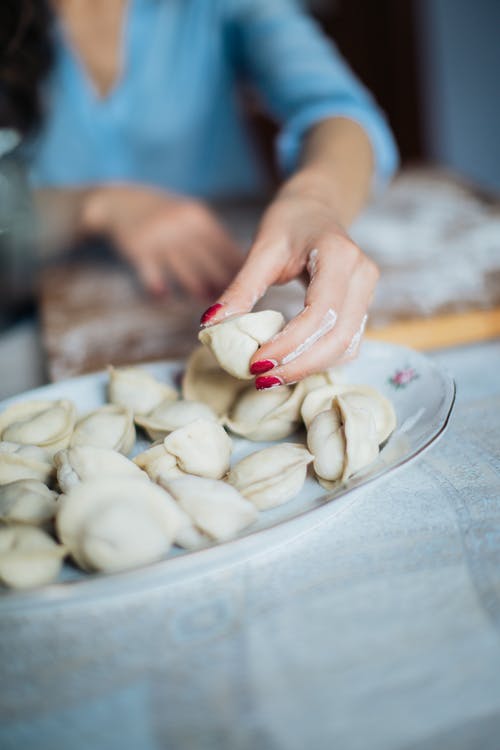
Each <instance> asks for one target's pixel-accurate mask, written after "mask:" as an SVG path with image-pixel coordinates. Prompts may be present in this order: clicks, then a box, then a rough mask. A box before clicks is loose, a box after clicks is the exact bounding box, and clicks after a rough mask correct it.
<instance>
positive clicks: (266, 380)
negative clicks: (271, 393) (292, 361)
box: [255, 375, 283, 391]
mask: <svg viewBox="0 0 500 750" xmlns="http://www.w3.org/2000/svg"><path fill="white" fill-rule="evenodd" d="M275 385H283V381H282V380H281V378H277V377H276V376H275V375H261V376H260V377H259V378H256V380H255V387H256V388H257V390H258V391H263V390H264V389H265V388H273V387H274V386H275Z"/></svg>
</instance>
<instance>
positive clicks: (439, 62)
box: [0, 0, 500, 397]
mask: <svg viewBox="0 0 500 750" xmlns="http://www.w3.org/2000/svg"><path fill="white" fill-rule="evenodd" d="M308 4H309V7H310V11H311V13H312V14H313V15H314V16H315V17H316V19H317V20H318V22H319V23H320V24H321V26H322V27H323V29H324V30H325V31H326V33H327V34H328V35H329V36H330V37H331V38H332V39H334V40H335V42H336V44H337V45H338V47H339V48H340V50H341V52H342V53H343V55H344V56H345V57H346V59H347V61H348V62H349V64H350V65H351V66H352V68H353V69H354V71H355V72H356V73H357V75H358V76H359V77H360V79H361V80H362V81H363V82H364V84H365V85H366V86H367V87H368V88H369V89H370V90H371V92H372V93H373V94H374V96H375V98H376V99H377V101H378V102H379V104H380V105H381V107H382V109H383V110H384V111H385V113H386V114H387V117H388V120H389V122H390V125H391V127H392V130H393V132H394V134H395V137H396V140H397V144H398V147H399V151H400V156H401V172H400V174H399V175H398V176H397V178H396V180H395V182H394V184H393V185H392V186H391V187H390V188H389V190H388V191H386V192H385V193H384V194H382V195H380V196H378V197H377V198H376V199H375V201H374V202H373V203H372V204H371V205H370V206H369V207H368V208H367V210H366V211H365V213H364V214H363V215H362V216H361V217H360V219H359V220H358V221H357V222H356V223H355V225H354V227H353V228H352V233H353V237H354V239H355V240H356V241H357V242H358V243H359V244H360V246H361V247H362V248H363V249H364V250H365V251H366V252H369V253H370V254H372V255H373V257H374V258H375V260H376V261H377V262H378V263H379V265H380V266H381V268H382V272H383V273H382V280H381V283H380V285H379V290H378V293H377V297H376V300H375V304H374V308H373V313H372V316H371V325H372V330H371V331H370V332H369V335H376V336H377V337H379V338H385V339H387V340H393V341H396V342H399V343H406V344H408V345H412V346H415V347H417V348H424V349H425V348H436V347H439V346H449V345H454V344H459V343H468V342H470V341H475V340H480V339H484V338H492V337H494V336H497V335H498V333H499V332H500V208H499V206H500V202H499V196H500V149H499V147H498V134H499V133H500V92H499V83H498V79H499V71H500V44H499V43H498V30H499V29H500V3H499V2H498V0H476V2H474V3H470V2H468V0H377V2H376V3H375V2H372V0H309V3H308ZM246 108H247V110H248V117H249V120H250V122H251V124H252V127H253V129H254V133H255V135H256V139H257V141H258V144H259V146H260V150H261V153H262V155H263V160H264V162H265V164H266V166H267V169H268V171H269V173H270V174H271V175H273V176H274V177H275V178H276V175H277V169H276V166H275V157H274V138H275V136H276V133H277V127H276V125H275V124H274V123H273V122H272V120H271V119H270V118H269V117H268V116H267V115H266V113H265V112H263V111H262V109H261V108H260V106H259V103H258V101H256V100H255V99H254V98H253V97H252V96H249V97H248V100H247V102H246ZM1 166H2V169H1V175H0V178H1V179H0V225H1V226H0V273H1V275H0V299H1V303H0V363H1V362H3V363H4V367H3V368H2V367H1V364H0V397H1V396H6V395H9V394H10V393H12V392H16V391H18V390H19V389H20V387H21V384H20V382H19V380H18V372H17V370H19V369H21V370H22V371H23V372H24V373H26V375H25V380H24V381H23V386H24V387H28V386H30V385H37V384H39V383H40V382H43V381H44V380H46V379H52V380H54V379H59V378H62V377H67V376H70V375H74V374H78V373H80V372H85V371H91V370H94V369H98V368H100V367H102V366H104V365H105V364H106V363H107V362H108V361H113V362H116V363H121V362H124V361H140V360H141V359H158V358H161V357H164V356H167V355H168V356H178V355H183V354H184V353H185V351H189V349H190V348H191V347H192V338H193V330H195V328H196V323H197V316H198V313H199V311H198V310H197V309H196V310H193V309H190V310H189V311H188V312H186V311H185V308H184V309H182V308H181V307H178V306H176V305H172V304H170V305H168V306H167V307H166V306H165V305H162V304H161V303H158V302H157V301H151V300H147V299H145V297H144V295H143V294H142V293H141V291H140V290H138V289H137V286H136V284H134V282H133V281H132V280H131V278H130V275H129V274H128V272H127V271H126V270H125V269H124V268H122V267H118V266H117V265H116V264H115V267H112V266H111V265H110V266H106V268H104V269H103V267H102V265H101V266H96V265H93V262H92V253H93V252H94V250H91V251H90V255H89V254H88V250H87V251H86V253H87V254H86V255H85V256H84V260H83V261H82V256H79V255H76V256H75V257H74V258H73V261H72V263H71V264H66V260H65V262H64V263H59V262H56V263H55V264H54V263H53V262H51V264H50V267H49V269H48V271H47V269H45V270H44V271H42V272H41V273H38V274H36V273H35V269H36V265H35V264H33V263H31V264H30V263H29V262H26V257H27V253H26V252H23V250H22V249H18V250H16V247H18V248H23V247H24V248H26V247H27V246H29V245H30V242H31V244H32V245H33V246H35V245H36V239H35V240H34V241H32V240H30V238H32V237H33V236H34V235H33V226H32V218H31V214H30V207H29V192H28V190H27V184H26V180H25V176H24V174H23V171H22V169H21V168H20V167H19V164H18V163H17V162H16V160H15V159H12V158H9V157H7V158H3V160H2V162H1ZM13 196H14V197H13ZM264 199H265V197H264V196H263V197H262V201H260V202H259V200H256V201H255V203H252V204H247V205H245V206H241V205H238V206H236V205H229V204H228V205H222V206H217V210H219V211H220V212H221V215H222V216H223V218H224V220H225V221H226V223H227V224H228V225H229V226H230V227H231V229H232V230H233V231H234V233H235V234H236V235H237V236H238V238H239V239H240V240H241V242H242V243H244V244H246V245H247V246H248V243H249V241H250V238H251V236H252V232H253V230H254V228H255V224H256V221H257V217H258V214H259V211H260V209H261V207H262V205H263V203H264ZM7 245H8V246H9V250H8V252H7V250H6V248H7ZM13 247H14V250H15V251H14V252H12V248H13ZM99 252H100V251H99ZM34 254H36V249H35V250H34ZM75 258H76V260H75ZM299 296H300V294H299ZM297 299H298V297H297V290H296V289H295V290H294V291H293V292H292V293H291V296H290V297H287V296H286V293H285V296H284V297H283V298H282V299H281V300H278V301H277V302H276V304H280V305H281V306H282V308H283V309H284V312H285V313H288V314H293V312H294V310H295V309H296V306H297ZM124 300H125V301H124ZM478 315H479V317H478ZM443 316H444V317H443ZM450 316H451V317H450ZM461 316H462V317H461ZM463 316H465V317H463ZM467 316H468V317H467ZM471 316H472V317H471ZM166 321H167V322H166ZM402 323H403V324H404V326H403V327H401V324H402ZM109 331H112V332H113V334H114V335H113V336H112V337H110V336H109V335H108V333H109ZM144 331H147V337H146V336H145V335H144ZM146 338H147V341H146ZM9 362H17V363H19V367H16V368H14V370H13V369H12V368H11V369H10V370H9V371H7V369H6V365H7V363H9Z"/></svg>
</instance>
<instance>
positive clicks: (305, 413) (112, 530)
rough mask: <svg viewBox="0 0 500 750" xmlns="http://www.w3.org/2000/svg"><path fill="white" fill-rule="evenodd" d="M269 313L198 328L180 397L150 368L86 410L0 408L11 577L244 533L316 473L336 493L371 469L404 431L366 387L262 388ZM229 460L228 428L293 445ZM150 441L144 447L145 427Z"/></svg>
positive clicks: (6, 571)
mask: <svg viewBox="0 0 500 750" xmlns="http://www.w3.org/2000/svg"><path fill="white" fill-rule="evenodd" d="M283 324H284V320H283V316H282V315H281V314H280V313H278V312H275V311H272V310H267V311H263V312H258V313H249V314H247V315H242V316H239V317H234V318H230V319H228V320H227V321H224V322H223V323H220V324H218V325H215V326H212V327H211V328H208V329H205V330H203V331H202V332H201V333H200V340H201V342H202V346H200V347H199V348H197V349H196V350H195V351H194V352H193V353H192V355H191V357H190V358H189V360H188V362H187V367H186V370H185V373H184V376H183V380H182V389H181V390H182V392H181V394H179V393H178V392H177V390H176V389H174V388H172V387H171V386H170V385H167V384H166V383H161V382H159V381H158V380H157V379H156V378H154V377H153V376H152V375H151V374H149V373H148V372H147V371H145V370H142V369H140V368H132V367H131V368H122V369H115V368H113V367H110V368H109V382H108V400H109V403H108V404H107V405H105V406H102V407H100V408H98V409H95V410H93V411H91V412H90V413H87V414H84V415H78V414H77V410H76V407H75V405H74V404H73V403H72V402H71V401H69V400H66V399H60V400H57V401H28V402H21V403H14V404H13V405H11V406H9V407H7V408H6V409H5V411H3V413H1V414H0V580H1V581H2V582H3V584H4V585H6V586H10V587H14V588H29V587H33V586H39V585H43V584H46V583H49V582H51V581H54V580H55V579H57V577H58V575H59V573H60V570H61V566H62V563H63V560H64V558H65V557H66V556H69V557H70V558H71V560H72V561H73V563H74V564H76V565H77V566H78V567H79V568H81V569H82V570H84V571H87V572H102V573H108V572H115V571H121V570H127V569H131V568H134V567H137V566H141V565H145V564H148V563H151V562H154V561H157V560H160V559H162V558H164V557H165V555H166V554H167V553H168V551H169V550H170V548H171V546H172V545H177V546H179V547H182V548H185V549H190V550H193V549H199V548H202V547H204V546H206V545H209V544H213V543H216V542H223V541H226V540H229V539H232V538H234V537H235V536H237V535H238V534H239V533H240V532H242V531H243V530H244V529H247V528H248V527H250V526H251V525H252V524H254V523H255V521H256V519H257V517H258V514H259V512H265V511H267V510H269V509H271V508H275V507H277V506H279V505H281V504H283V503H285V502H287V501H289V500H291V499H292V498H293V497H295V496H296V495H297V494H298V493H299V492H300V491H301V488H302V486H303V484H304V482H305V479H306V475H307V472H308V467H309V466H310V465H311V466H312V471H313V473H314V475H315V476H316V478H317V479H318V480H319V482H320V483H321V484H322V485H323V486H324V487H326V488H328V489H332V488H335V487H336V486H338V485H339V484H341V483H343V482H345V481H346V480H348V479H349V478H350V477H351V476H352V475H353V474H355V473H356V472H358V471H359V470H360V469H362V468H364V467H365V466H367V465H368V464H370V463H371V462H372V461H373V460H374V459H375V458H376V456H377V455H378V452H379V447H380V445H381V444H382V443H384V441H385V440H387V438H388V436H389V435H390V433H391V432H392V431H393V430H394V428H395V425H396V420H395V414H394V410H393V407H392V405H391V404H390V402H389V401H388V400H387V399H386V398H385V397H384V396H382V395H381V394H380V393H378V392H377V391H376V390H374V389H373V388H370V387H369V386H357V385H356V386H353V385H347V384H343V383H340V382H337V378H336V377H335V373H333V372H325V373H320V374H318V375H313V376H311V377H309V378H306V379H305V380H303V381H301V382H300V383H298V384H297V385H295V386H280V387H278V388H274V389H270V390H267V391H263V392H259V391H256V390H255V388H254V387H253V384H251V383H250V382H249V381H250V379H251V377H252V376H251V374H250V370H249V363H250V359H251V357H252V356H253V354H254V353H255V352H256V351H257V349H258V348H259V346H260V345H261V344H262V343H264V342H265V341H268V340H269V339H270V338H271V337H272V336H274V335H275V334H276V333H277V332H278V331H279V330H280V329H281V328H282V326H283ZM304 426H305V429H306V442H305V444H301V443H298V442H278V443H276V444H274V445H271V446H269V447H265V448H261V449H260V450H257V451H255V452H253V453H251V454H250V455H248V456H246V457H245V458H243V459H242V460H240V461H238V462H237V463H233V465H231V456H232V450H233V440H232V438H231V437H230V433H233V434H234V435H237V436H241V437H244V438H247V439H248V440H252V441H283V440H284V439H286V438H289V437H290V436H291V435H293V434H294V433H295V432H297V430H298V429H299V428H303V427H304ZM138 430H139V431H140V433H141V435H142V436H144V435H145V436H147V438H149V440H150V441H151V444H150V445H149V447H147V448H146V449H145V450H143V451H142V452H140V453H139V454H137V455H135V456H134V458H130V455H131V454H133V453H134V448H135V445H136V438H137V431H138Z"/></svg>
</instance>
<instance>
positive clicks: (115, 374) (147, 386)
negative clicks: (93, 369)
mask: <svg viewBox="0 0 500 750" xmlns="http://www.w3.org/2000/svg"><path fill="white" fill-rule="evenodd" d="M108 372H109V387H108V395H109V400H110V401H111V403H112V404H118V406H124V407H125V408H126V409H130V411H131V412H132V413H133V414H134V415H136V414H140V415H141V414H149V413H150V412H151V411H153V409H156V407H157V406H159V405H160V404H161V402H162V401H175V399H176V398H177V391H176V390H175V389H174V388H172V387H171V386H169V385H167V384H166V383H160V382H159V381H158V380H156V378H154V377H153V375H150V373H149V372H147V371H146V370H141V368H140V367H124V368H119V369H115V368H114V367H109V368H108Z"/></svg>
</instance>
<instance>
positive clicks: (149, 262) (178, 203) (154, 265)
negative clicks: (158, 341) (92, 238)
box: [82, 185, 243, 300]
mask: <svg viewBox="0 0 500 750" xmlns="http://www.w3.org/2000/svg"><path fill="white" fill-rule="evenodd" d="M82 229H83V231H85V232H91V233H99V234H106V235H107V236H109V237H110V239H111V240H112V241H113V243H114V244H115V245H116V247H117V249H118V250H119V251H120V252H121V253H122V255H123V256H124V257H125V258H126V259H127V260H128V261H129V262H130V263H131V264H132V265H133V266H134V268H135V269H136V271H137V273H138V275H139V277H140V279H141V280H142V282H143V283H144V285H145V286H146V287H147V289H149V290H150V291H151V292H153V293H156V294H162V293H164V292H167V291H169V290H171V289H172V288H175V287H180V288H182V289H183V290H184V291H186V292H188V293H189V294H191V295H193V296H194V297H196V298H198V299H202V300H206V299H207V298H210V299H213V297H214V296H216V295H218V294H220V293H221V291H222V290H223V289H224V288H225V287H227V285H228V284H229V282H230V281H231V279H232V278H233V277H234V275H235V273H236V272H237V271H238V269H239V268H240V267H241V264H242V261H243V257H242V254H241V252H240V251H239V249H238V247H237V245H236V242H235V241H234V240H233V239H232V237H231V236H230V235H229V233H228V232H227V230H226V229H224V227H223V226H222V225H221V224H220V223H219V221H218V220H217V218H216V217H215V216H214V215H213V214H212V212H211V211H210V210H209V209H208V208H207V207H206V206H205V205H204V204H202V203H200V202H198V201H195V200H190V199H185V198H180V197H177V196H171V195H169V194H167V193H163V192H161V191H159V190H153V189H151V188H146V187H142V186H140V187H139V186H132V185H110V186H105V187H99V188H96V189H95V190H92V191H90V192H89V194H88V196H87V198H86V200H85V203H84V206H83V210H82Z"/></svg>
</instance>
